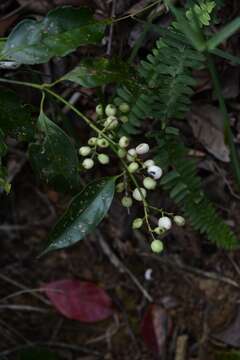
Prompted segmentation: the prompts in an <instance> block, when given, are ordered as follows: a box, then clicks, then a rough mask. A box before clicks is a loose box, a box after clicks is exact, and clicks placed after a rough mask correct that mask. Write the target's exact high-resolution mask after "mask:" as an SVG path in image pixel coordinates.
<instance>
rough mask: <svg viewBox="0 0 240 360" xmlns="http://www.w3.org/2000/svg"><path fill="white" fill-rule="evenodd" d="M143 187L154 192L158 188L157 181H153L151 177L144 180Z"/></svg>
mask: <svg viewBox="0 0 240 360" xmlns="http://www.w3.org/2000/svg"><path fill="white" fill-rule="evenodd" d="M143 185H144V187H145V188H146V189H147V190H154V189H155V188H156V186H157V182H156V180H154V179H152V178H151V177H146V178H145V179H144V180H143Z"/></svg>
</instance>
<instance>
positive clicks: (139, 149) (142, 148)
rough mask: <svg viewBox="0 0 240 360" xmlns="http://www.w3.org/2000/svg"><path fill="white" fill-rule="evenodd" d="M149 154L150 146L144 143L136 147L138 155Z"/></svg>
mask: <svg viewBox="0 0 240 360" xmlns="http://www.w3.org/2000/svg"><path fill="white" fill-rule="evenodd" d="M148 152H149V145H148V144H146V143H142V144H139V145H138V146H137V147H136V153H137V154H138V155H143V154H146V153H148Z"/></svg>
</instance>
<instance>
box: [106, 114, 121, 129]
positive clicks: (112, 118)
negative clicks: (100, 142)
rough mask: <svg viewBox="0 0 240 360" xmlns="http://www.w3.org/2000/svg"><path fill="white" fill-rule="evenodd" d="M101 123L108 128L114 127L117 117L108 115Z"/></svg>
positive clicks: (116, 124) (116, 123)
mask: <svg viewBox="0 0 240 360" xmlns="http://www.w3.org/2000/svg"><path fill="white" fill-rule="evenodd" d="M103 125H104V127H105V128H107V129H109V130H112V129H115V128H116V127H117V126H118V119H117V118H116V117H115V116H113V115H110V116H108V118H107V120H105V121H104V124H103Z"/></svg>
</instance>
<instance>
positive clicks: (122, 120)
mask: <svg viewBox="0 0 240 360" xmlns="http://www.w3.org/2000/svg"><path fill="white" fill-rule="evenodd" d="M119 120H120V121H121V122H122V123H123V124H126V123H127V122H128V117H127V116H126V115H125V116H120V118H119Z"/></svg>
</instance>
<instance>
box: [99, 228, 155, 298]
mask: <svg viewBox="0 0 240 360" xmlns="http://www.w3.org/2000/svg"><path fill="white" fill-rule="evenodd" d="M97 236H98V242H99V244H100V246H101V248H102V250H103V252H104V254H105V255H106V256H107V257H108V258H109V260H110V262H111V263H112V264H113V265H114V266H115V267H116V268H117V269H118V270H119V271H120V272H121V273H125V274H127V275H128V276H129V277H130V278H131V279H132V281H133V282H134V284H135V285H136V286H137V288H138V289H139V290H140V291H141V293H142V294H143V296H144V297H145V298H146V299H147V300H148V301H149V302H153V298H152V297H151V295H150V294H149V293H148V292H147V290H146V289H144V287H143V286H142V285H141V283H140V282H139V281H138V279H137V278H136V277H135V276H134V275H133V273H132V272H131V271H130V270H129V269H128V268H127V267H126V266H125V265H124V264H123V263H122V262H121V260H119V259H118V257H117V256H116V255H115V254H114V252H113V251H112V250H111V248H110V246H109V245H108V244H107V242H106V241H105V240H104V238H103V236H102V234H101V233H100V231H99V230H98V231H97Z"/></svg>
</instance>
